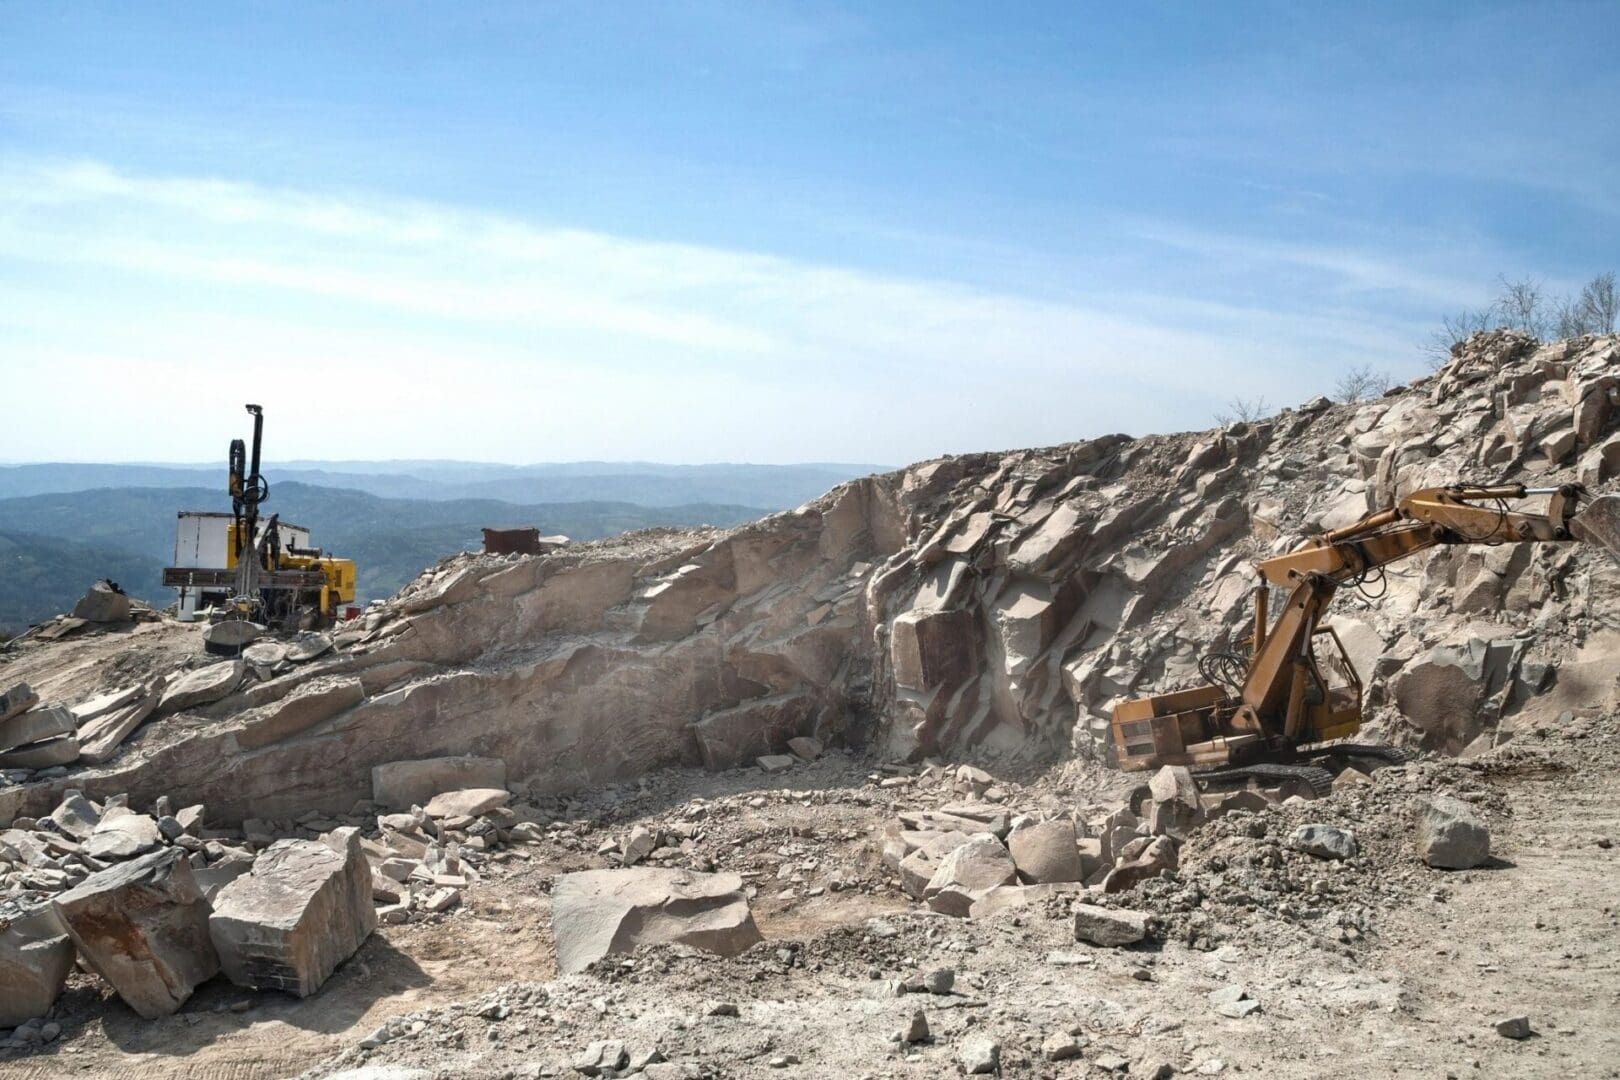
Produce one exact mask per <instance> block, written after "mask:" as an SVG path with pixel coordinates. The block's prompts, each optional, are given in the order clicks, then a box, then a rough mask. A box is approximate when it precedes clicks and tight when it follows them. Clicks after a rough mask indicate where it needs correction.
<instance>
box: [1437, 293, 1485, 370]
mask: <svg viewBox="0 0 1620 1080" xmlns="http://www.w3.org/2000/svg"><path fill="white" fill-rule="evenodd" d="M1497 325H1499V324H1498V323H1497V321H1496V317H1495V312H1493V311H1492V310H1491V309H1490V308H1482V309H1480V310H1479V311H1459V312H1457V314H1455V315H1446V316H1443V317H1442V318H1441V320H1440V329H1438V330H1436V331H1435V332H1434V336H1433V337H1431V338H1430V339H1429V343H1428V344H1427V345H1426V346H1424V349H1423V351H1424V352H1425V353H1427V354H1428V356H1429V366H1430V367H1432V368H1434V369H1435V370H1436V371H1438V370H1439V369H1440V368H1443V367H1445V366H1446V361H1448V360H1450V359H1451V350H1452V349H1453V348H1454V347H1455V346H1457V345H1458V344H1460V343H1462V342H1464V341H1467V340H1468V339H1469V338H1471V337H1473V336H1474V335H1475V334H1477V333H1479V332H1480V331H1482V330H1490V329H1493V328H1494V327H1496V326H1497Z"/></svg>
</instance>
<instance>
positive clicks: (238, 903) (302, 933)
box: [208, 828, 377, 997]
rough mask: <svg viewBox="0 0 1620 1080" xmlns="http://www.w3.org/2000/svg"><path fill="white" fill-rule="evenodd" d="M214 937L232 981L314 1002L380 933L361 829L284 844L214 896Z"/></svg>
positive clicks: (210, 922)
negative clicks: (325, 985) (332, 978)
mask: <svg viewBox="0 0 1620 1080" xmlns="http://www.w3.org/2000/svg"><path fill="white" fill-rule="evenodd" d="M213 904H214V913H213V914H212V915H211V916H209V918H208V934H209V937H210V938H211V939H212V941H213V943H214V949H215V951H217V952H218V953H219V963H220V967H221V969H223V970H224V972H225V977H226V978H228V979H230V980H231V982H233V983H235V984H236V985H238V986H245V987H248V988H250V989H254V990H283V991H286V992H287V993H289V994H294V995H296V996H298V997H308V996H309V995H311V994H313V993H314V992H315V991H317V990H319V989H320V987H321V984H322V983H324V982H325V981H326V979H327V976H329V975H331V974H332V972H333V970H334V969H336V968H337V966H338V965H339V964H341V963H342V962H343V961H345V960H347V959H348V958H349V957H351V956H353V955H354V954H355V952H356V950H358V949H359V948H360V946H361V945H362V944H364V942H365V940H366V938H368V937H370V936H371V932H372V931H373V930H375V929H376V928H377V912H376V909H375V908H374V907H373V906H372V902H371V864H370V863H368V862H367V861H366V856H365V852H364V851H362V850H361V847H360V833H359V830H357V829H353V828H344V829H337V830H334V831H333V832H330V833H327V834H325V835H323V836H321V837H320V838H318V839H315V840H278V841H276V842H275V843H274V844H271V845H270V847H269V848H267V849H266V850H265V851H264V852H263V853H261V854H260V855H259V857H258V858H257V859H255V860H254V862H253V869H252V870H251V871H249V872H248V873H246V874H243V875H241V876H239V877H237V878H236V879H235V880H234V881H231V882H229V883H228V884H226V885H225V886H224V887H223V888H221V889H220V890H219V892H218V893H216V894H215V896H214V902H213Z"/></svg>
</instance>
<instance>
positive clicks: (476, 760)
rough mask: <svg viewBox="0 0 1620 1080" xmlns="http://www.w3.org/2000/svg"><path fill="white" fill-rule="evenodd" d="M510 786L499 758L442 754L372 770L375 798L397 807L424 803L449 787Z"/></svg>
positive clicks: (399, 808)
mask: <svg viewBox="0 0 1620 1080" xmlns="http://www.w3.org/2000/svg"><path fill="white" fill-rule="evenodd" d="M504 787H506V763H505V762H504V761H502V760H500V759H499V758H483V757H438V758H422V759H419V760H417V761H390V762H388V763H387V764H386V765H378V766H375V767H374V768H373V769H372V770H371V799H372V801H373V802H375V803H377V804H379V805H381V806H386V807H389V808H390V809H395V810H404V809H407V808H409V807H411V806H421V805H423V804H424V803H426V802H428V801H429V800H430V799H432V798H433V797H434V796H435V795H438V794H440V793H441V792H445V791H463V790H466V789H468V788H504Z"/></svg>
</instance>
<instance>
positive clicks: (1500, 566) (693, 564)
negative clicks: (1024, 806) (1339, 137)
mask: <svg viewBox="0 0 1620 1080" xmlns="http://www.w3.org/2000/svg"><path fill="white" fill-rule="evenodd" d="M1461 479H1466V480H1476V481H1477V480H1482V479H1483V480H1493V481H1495V480H1509V481H1522V482H1525V483H1529V484H1532V485H1537V486H1540V485H1547V484H1554V483H1565V482H1582V483H1585V484H1587V485H1589V486H1592V487H1595V488H1598V487H1614V486H1615V484H1616V481H1617V480H1620V338H1615V337H1605V338H1584V339H1577V340H1574V341H1566V342H1557V343H1553V344H1549V345H1544V346H1543V345H1537V344H1536V343H1535V342H1534V341H1533V340H1531V339H1529V338H1527V337H1524V336H1523V335H1517V334H1513V333H1509V332H1496V333H1492V334H1486V335H1480V336H1478V337H1476V338H1475V339H1474V340H1473V341H1472V342H1471V343H1469V344H1468V346H1467V347H1466V348H1463V349H1460V350H1459V351H1458V353H1457V355H1456V356H1455V357H1453V359H1452V360H1451V362H1450V363H1449V364H1447V365H1446V366H1445V367H1444V368H1443V369H1442V370H1441V371H1439V372H1438V373H1437V374H1435V375H1433V376H1430V377H1426V378H1424V379H1421V380H1418V381H1417V382H1415V383H1413V384H1411V385H1409V386H1403V387H1398V388H1396V389H1394V390H1392V391H1391V392H1390V393H1388V394H1386V395H1385V396H1383V397H1382V398H1379V399H1377V400H1374V401H1369V402H1360V403H1353V404H1338V405H1335V404H1332V403H1330V402H1328V401H1327V400H1326V399H1318V400H1316V401H1314V402H1311V403H1308V404H1306V405H1304V406H1302V407H1299V408H1295V409H1288V410H1284V411H1283V412H1281V413H1279V414H1277V415H1276V416H1273V417H1270V418H1267V419H1265V420H1263V421H1260V422H1257V423H1237V424H1231V425H1228V426H1226V427H1224V428H1221V429H1219V430H1215V431H1208V432H1196V433H1186V434H1178V435H1165V436H1150V437H1145V438H1139V439H1132V438H1128V437H1126V436H1123V435H1110V436H1104V437H1102V438H1098V439H1092V440H1089V441H1085V442H1080V443H1074V444H1069V445H1065V446H1059V447H1053V448H1048V449H1041V450H1021V451H1012V452H1008V453H995V454H975V455H967V456H961V457H950V458H944V459H940V460H936V461H931V462H926V463H923V464H921V465H917V466H914V467H912V468H910V469H906V470H904V471H901V472H896V473H891V474H887V475H882V476H875V477H869V478H865V479H862V480H858V481H855V482H853V483H850V484H846V485H843V486H841V487H840V488H838V489H836V490H834V491H833V492H831V493H829V494H828V495H826V496H824V497H823V498H821V499H818V500H816V501H815V502H813V503H810V504H808V505H806V506H804V507H801V508H800V509H798V510H795V511H792V512H788V513H782V514H776V515H773V516H771V517H767V518H764V519H762V520H761V521H758V522H755V523H753V524H750V525H746V526H743V527H741V528H738V529H734V530H730V531H719V530H692V531H669V530H663V531H658V530H655V531H651V532H645V533H637V534H630V535H628V536H625V537H621V538H617V539H615V540H610V541H602V542H598V543H594V544H582V545H574V546H570V547H567V548H563V549H561V550H559V551H556V552H553V553H550V554H546V555H541V556H493V555H462V556H457V557H454V558H451V559H447V560H445V561H444V562H442V563H441V564H440V565H438V566H437V567H434V568H432V569H430V570H428V571H427V572H425V573H424V574H423V575H422V577H421V578H419V579H418V580H417V581H416V582H414V583H413V584H412V585H410V586H408V587H407V588H406V589H404V590H403V591H402V592H401V593H400V594H399V595H397V596H396V597H393V598H392V599H390V600H388V601H386V602H382V603H379V604H375V605H373V606H372V607H371V608H369V609H368V610H367V612H366V614H365V615H364V617H363V619H362V621H361V622H359V623H358V624H350V625H349V626H346V627H344V628H341V629H340V630H339V632H337V633H336V634H335V635H333V636H332V637H331V638H330V639H329V640H323V641H322V642H321V644H322V646H323V647H324V646H326V645H328V644H330V646H331V647H330V649H329V650H327V651H321V652H314V653H310V650H308V649H306V650H304V652H302V653H300V656H301V657H302V659H303V662H302V664H301V666H296V667H293V668H292V669H291V670H289V671H286V672H285V673H283V674H276V673H275V672H277V671H281V670H282V667H281V666H280V665H277V666H276V667H275V668H274V670H272V668H271V667H270V666H266V665H254V666H252V667H251V668H249V669H248V670H247V672H246V673H245V675H244V682H243V683H242V685H241V686H240V687H237V688H236V689H234V691H232V692H230V693H229V694H228V695H227V696H225V697H223V698H222V699H221V700H218V701H214V702H211V703H200V702H196V703H188V704H186V705H184V706H182V705H180V704H179V702H180V701H182V700H183V699H182V698H181V697H180V696H178V695H179V694H180V690H181V688H182V687H190V686H191V685H192V684H193V682H196V681H207V682H209V685H210V687H212V686H213V685H214V683H213V682H212V681H210V680H208V679H203V678H202V676H196V677H194V678H192V679H186V678H181V679H179V680H177V681H175V682H173V683H172V684H171V686H172V689H171V690H169V691H167V692H166V693H165V697H164V701H165V705H164V706H162V707H160V708H159V709H158V711H157V713H156V715H157V716H158V717H159V719H157V720H156V721H149V722H148V725H147V731H148V732H149V734H148V735H147V736H145V737H137V738H135V739H134V740H133V741H132V743H129V744H125V745H124V746H122V747H120V748H117V749H116V750H115V751H109V753H110V755H111V756H110V758H109V759H108V760H107V761H106V762H105V763H103V764H101V765H99V766H96V767H91V768H85V767H83V765H84V763H82V762H81V763H80V765H79V766H78V767H76V768H74V769H73V770H72V771H70V773H69V775H67V776H65V777H61V778H57V779H52V780H49V781H43V782H42V781H35V782H32V783H27V784H24V785H22V786H21V787H14V788H8V789H0V822H4V821H9V820H10V819H11V818H12V817H13V816H16V815H18V814H31V815H38V814H41V813H46V812H48V811H49V810H50V808H51V807H53V806H54V805H56V803H57V802H58V801H59V799H60V796H61V794H62V792H63V791H65V790H66V789H68V788H80V789H83V790H84V791H85V792H86V793H87V794H88V795H90V796H92V797H97V798H99V797H102V796H105V795H110V794H113V793H118V792H126V791H127V792H129V793H130V795H131V798H132V799H133V800H135V801H136V802H137V803H141V802H145V801H150V800H151V799H153V798H155V797H156V796H157V795H158V794H171V795H173V796H174V797H175V798H176V799H177V800H180V801H183V802H187V803H192V802H205V803H207V804H208V806H209V808H210V812H211V813H212V814H214V815H216V816H217V817H218V819H219V820H221V821H236V820H240V819H241V818H242V817H245V816H248V815H249V814H253V815H259V816H266V815H277V814H287V815H289V816H291V815H294V814H297V813H303V812H306V811H308V810H311V809H323V810H331V811H339V810H344V809H347V808H348V807H349V806H350V805H352V803H353V802H354V801H355V800H356V799H361V798H366V797H368V796H369V795H370V794H371V770H372V768H373V767H374V766H377V765H381V764H384V763H387V762H392V761H406V760H415V759H424V758H434V757H453V756H462V755H472V756H478V757H487V758H493V759H499V760H500V761H502V762H504V763H505V766H506V773H507V781H508V783H512V784H527V785H528V786H529V787H530V788H532V789H533V790H535V791H536V792H540V793H560V792H567V791H572V790H580V789H587V788H590V787H593V786H596V785H600V784H603V783H606V782H611V781H615V780H620V779H625V778H628V777H633V776H637V775H640V774H643V773H646V772H648V771H651V770H653V769H657V768H661V767H665V766H668V765H673V764H678V763H685V764H691V765H700V764H701V765H705V766H707V767H710V768H717V769H718V768H727V767H730V766H733V765H737V764H745V763H752V762H753V761H754V760H755V759H756V758H758V757H760V756H762V755H765V754H773V753H781V752H783V751H784V750H786V748H787V744H788V742H789V741H790V740H791V739H794V738H796V737H805V736H809V737H814V738H816V739H818V740H820V741H821V742H823V743H836V742H838V741H840V740H847V741H852V742H857V743H870V744H872V745H874V746H875V747H876V748H877V749H878V750H879V751H880V752H881V753H883V754H886V755H894V756H909V757H916V756H921V755H926V754H945V755H953V756H979V757H985V758H1000V759H1004V760H1005V759H1013V760H1017V759H1026V760H1027V759H1042V758H1052V757H1056V756H1060V755H1063V754H1067V753H1070V752H1079V753H1082V754H1090V755H1097V756H1104V755H1106V753H1107V751H1108V746H1107V722H1108V716H1109V713H1110V710H1111V708H1112V705H1113V703H1114V702H1115V701H1116V700H1118V699H1119V698H1121V697H1125V696H1134V695H1139V694H1144V693H1151V692H1156V691H1160V690H1165V689H1170V688H1173V687H1177V686H1182V685H1187V684H1189V683H1191V682H1194V681H1196V680H1197V679H1198V675H1197V662H1198V659H1199V657H1200V656H1202V655H1203V654H1204V653H1206V652H1207V651H1209V650H1212V649H1226V648H1232V647H1234V646H1236V645H1237V643H1238V642H1239V641H1241V639H1242V638H1244V637H1245V636H1246V635H1247V633H1248V631H1249V620H1250V618H1251V614H1250V613H1251V610H1252V609H1251V600H1250V592H1251V590H1252V587H1253V583H1254V575H1253V573H1252V570H1251V568H1250V564H1251V563H1252V561H1253V560H1254V559H1256V558H1259V557H1263V556H1266V555H1269V554H1272V553H1275V552H1278V551H1282V550H1286V549H1287V548H1288V547H1290V546H1292V545H1293V544H1295V543H1296V542H1297V541H1298V539H1299V538H1300V537H1301V536H1302V535H1304V534H1305V533H1307V532H1309V531H1311V530H1313V529H1318V528H1323V527H1328V526H1332V525H1336V524H1343V523H1345V522H1348V521H1351V520H1354V519H1355V518H1356V517H1358V516H1359V515H1361V514H1362V513H1365V512H1367V511H1368V510H1370V509H1373V508H1375V507H1381V506H1384V505H1387V504H1388V503H1389V502H1390V501H1391V500H1392V499H1394V498H1395V497H1397V496H1398V495H1399V494H1402V493H1404V492H1407V491H1410V490H1412V489H1414V488H1416V487H1420V486H1425V485H1429V484H1436V483H1449V482H1454V481H1457V480H1461ZM1367 588H1368V590H1369V591H1370V592H1371V593H1377V591H1378V590H1379V589H1382V590H1383V593H1382V595H1381V596H1378V597H1377V598H1376V599H1367V598H1363V597H1362V596H1360V595H1358V593H1357V591H1356V590H1354V589H1345V590H1342V591H1341V593H1340V595H1339V597H1338V599H1337V600H1336V602H1335V608H1334V612H1335V614H1334V616H1333V623H1334V625H1335V627H1336V628H1337V630H1338V632H1339V635H1340V637H1341V638H1342V639H1343V640H1344V642H1345V644H1346V647H1347V649H1348V651H1349V652H1350V654H1351V657H1352V659H1353V661H1354V662H1355V663H1356V665H1357V667H1358V669H1359V670H1360V673H1361V676H1362V679H1363V681H1364V682H1365V683H1366V686H1367V701H1368V705H1369V715H1370V716H1372V717H1373V718H1374V720H1375V722H1376V723H1377V724H1378V725H1380V726H1381V727H1382V728H1383V729H1384V731H1385V733H1387V734H1390V735H1392V736H1394V737H1395V738H1397V739H1400V740H1405V741H1408V742H1414V743H1422V744H1424V745H1428V746H1434V747H1437V748H1443V749H1447V750H1466V749H1468V748H1470V747H1472V746H1474V745H1476V744H1479V743H1480V742H1481V740H1483V742H1484V744H1485V745H1488V744H1489V743H1490V742H1491V741H1495V740H1499V739H1501V738H1506V737H1511V735H1512V732H1513V730H1514V727H1515V725H1516V724H1519V723H1522V722H1542V721H1548V720H1552V719H1553V718H1554V717H1556V716H1557V715H1558V713H1559V712H1561V711H1562V710H1564V709H1570V708H1574V709H1578V710H1579V709H1585V710H1596V709H1600V708H1605V707H1613V706H1614V705H1615V704H1616V703H1617V702H1620V686H1617V684H1616V682H1615V677H1614V672H1615V671H1616V670H1617V669H1620V664H1617V662H1616V658H1617V657H1620V571H1617V570H1616V568H1615V567H1614V566H1613V565H1612V564H1611V563H1610V562H1609V561H1608V560H1607V558H1606V557H1605V556H1603V555H1602V554H1601V553H1600V552H1598V551H1595V550H1592V549H1589V548H1582V547H1581V546H1579V545H1523V546H1520V545H1513V546H1508V547H1501V548H1472V547H1458V548H1450V549H1439V550H1436V551H1433V552H1429V553H1424V554H1421V555H1419V556H1417V557H1415V558H1412V559H1410V560H1407V561H1406V562H1404V563H1402V564H1401V565H1400V566H1399V567H1398V568H1392V569H1391V570H1390V572H1389V573H1388V574H1386V575H1384V576H1383V577H1382V579H1381V580H1380V581H1376V582H1369V583H1367ZM305 653H309V655H305ZM261 668H262V670H261ZM215 670H216V671H218V670H222V669H215ZM234 670H235V669H234V668H232V669H229V670H227V671H226V674H232V673H233V672H234ZM211 676H212V673H211ZM267 676H268V678H267ZM224 681H230V682H231V684H232V686H235V683H234V680H224ZM210 693H212V691H210ZM204 696H205V697H206V696H208V695H204ZM197 719H202V720H205V721H206V722H204V723H198V722H195V721H196V720H197ZM154 724H155V728H154ZM457 786H468V785H465V784H463V785H457ZM472 786H477V785H472ZM433 794H436V792H435V793H433Z"/></svg>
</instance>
